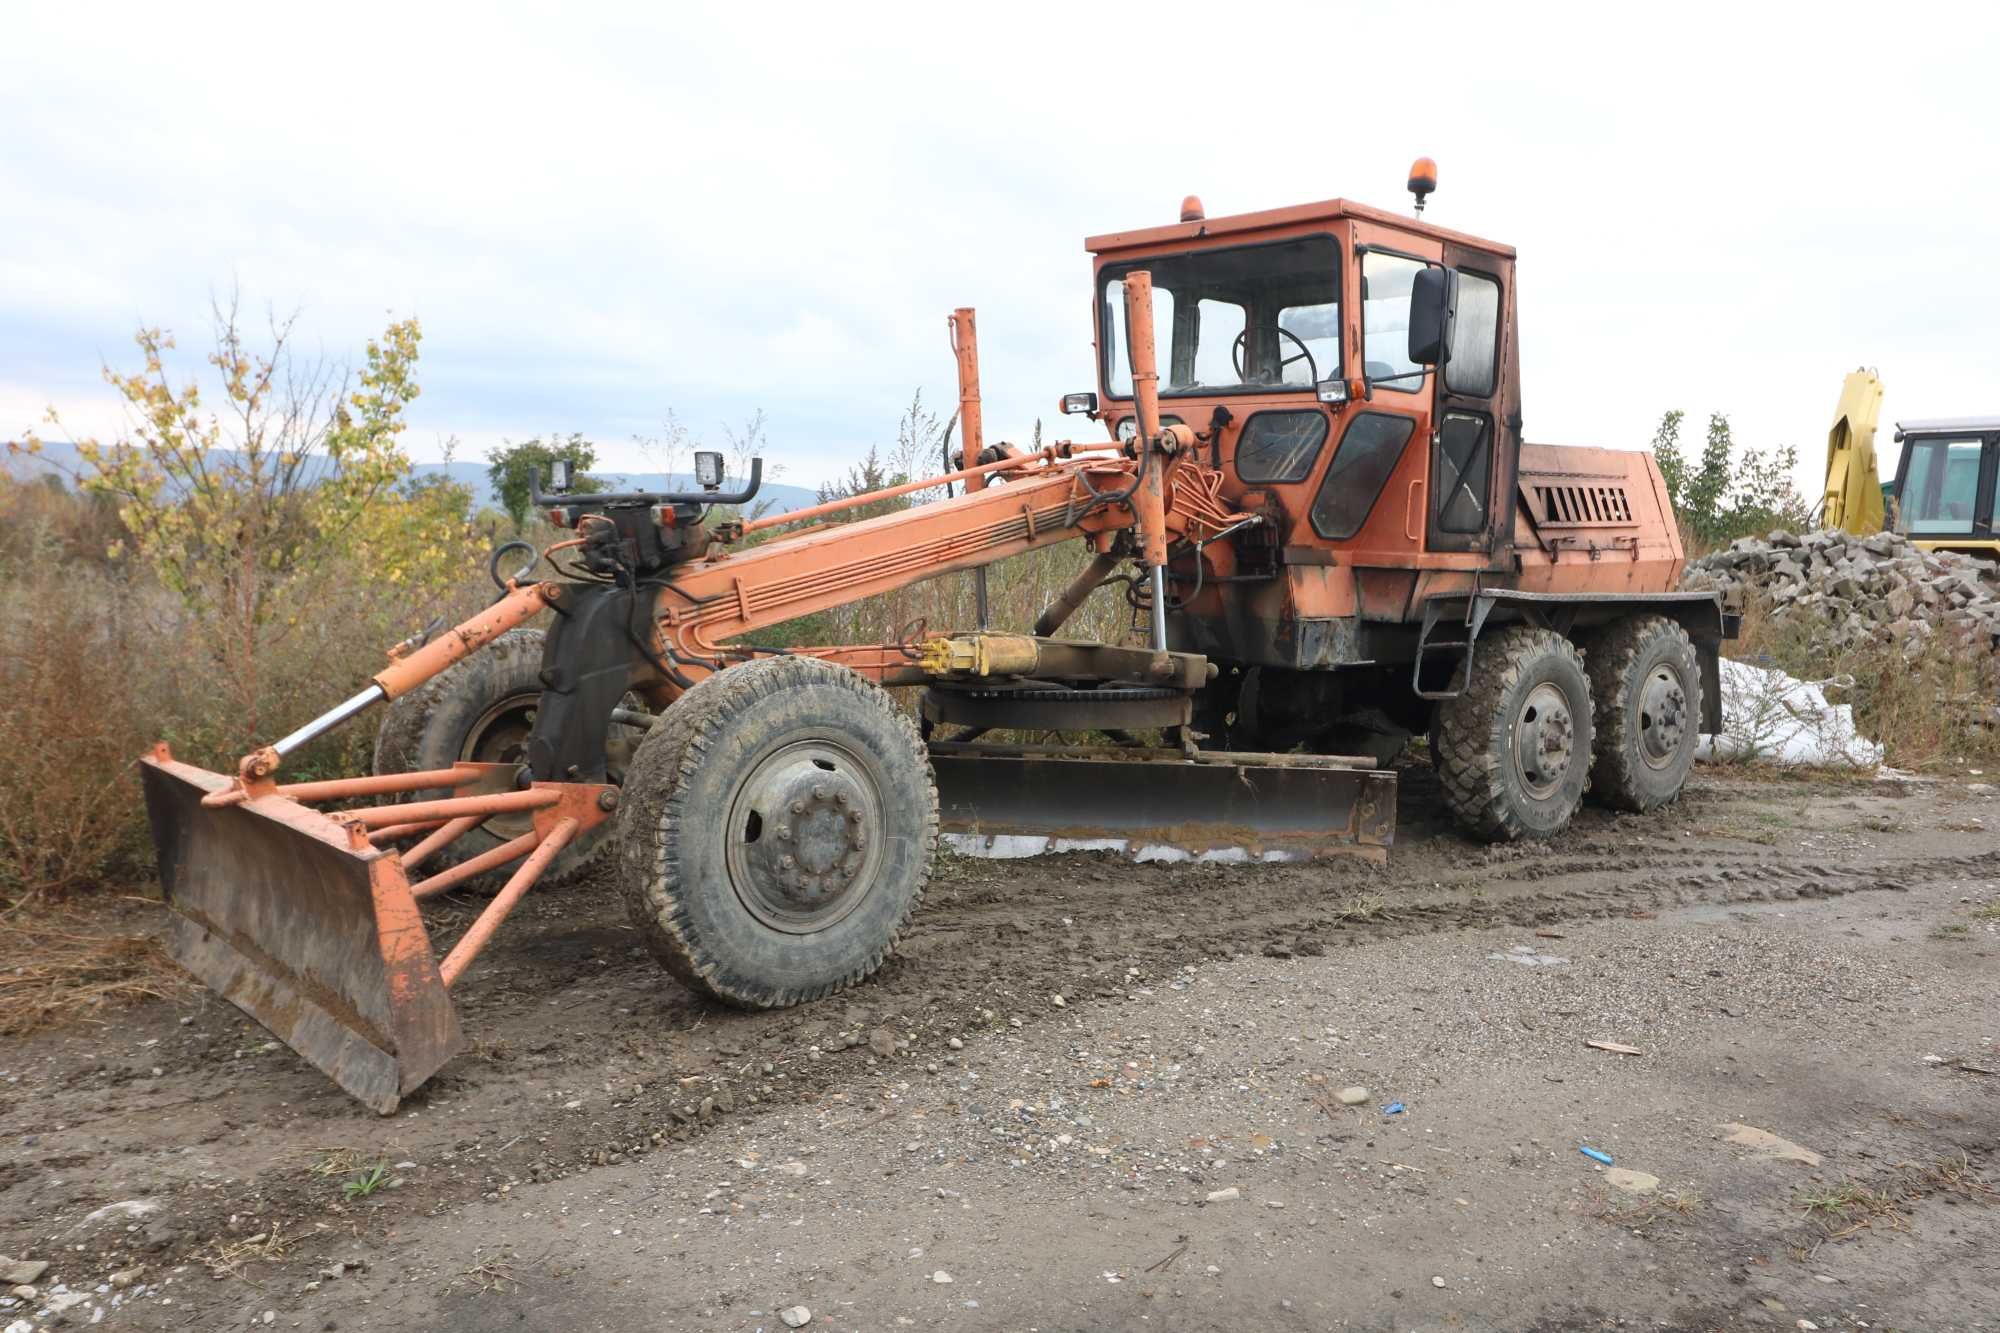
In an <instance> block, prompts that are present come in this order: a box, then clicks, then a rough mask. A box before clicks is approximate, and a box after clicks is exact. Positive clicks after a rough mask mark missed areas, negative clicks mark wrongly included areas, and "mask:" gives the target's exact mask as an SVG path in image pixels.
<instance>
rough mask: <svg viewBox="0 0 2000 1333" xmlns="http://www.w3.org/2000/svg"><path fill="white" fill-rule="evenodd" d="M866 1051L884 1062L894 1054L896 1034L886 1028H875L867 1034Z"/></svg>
mask: <svg viewBox="0 0 2000 1333" xmlns="http://www.w3.org/2000/svg"><path fill="white" fill-rule="evenodd" d="M868 1049H869V1050H870V1051H872V1052H874V1053H875V1054H876V1055H877V1056H879V1057H881V1058H882V1059H884V1060H886V1059H888V1058H889V1057H890V1056H892V1055H894V1054H895V1053H896V1034H895V1033H893V1032H891V1031H889V1029H887V1028H876V1029H875V1030H874V1031H873V1032H870V1033H869V1034H868Z"/></svg>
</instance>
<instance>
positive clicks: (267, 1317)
mask: <svg viewBox="0 0 2000 1333" xmlns="http://www.w3.org/2000/svg"><path fill="white" fill-rule="evenodd" d="M264 1322H265V1323H267V1324H275V1323H277V1322H278V1312H277V1311H276V1310H266V1311H264Z"/></svg>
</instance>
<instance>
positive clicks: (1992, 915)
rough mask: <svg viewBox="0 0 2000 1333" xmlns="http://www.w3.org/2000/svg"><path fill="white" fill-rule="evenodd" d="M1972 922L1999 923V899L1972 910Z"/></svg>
mask: <svg viewBox="0 0 2000 1333" xmlns="http://www.w3.org/2000/svg"><path fill="white" fill-rule="evenodd" d="M1972 919H1973V920H1974V921H2000V898H1995V899H1994V900H1993V901H1992V902H1990V903H1981V904H1979V906H1977V907H1975V908H1973V909H1972Z"/></svg>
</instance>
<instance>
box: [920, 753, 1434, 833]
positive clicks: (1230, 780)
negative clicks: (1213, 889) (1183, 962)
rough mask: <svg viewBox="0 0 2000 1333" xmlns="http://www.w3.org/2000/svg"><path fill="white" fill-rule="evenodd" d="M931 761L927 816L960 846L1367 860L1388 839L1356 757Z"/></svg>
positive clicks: (1388, 777) (1392, 823)
mask: <svg viewBox="0 0 2000 1333" xmlns="http://www.w3.org/2000/svg"><path fill="white" fill-rule="evenodd" d="M931 764H932V767H933V768H934V769H935V771H936V773H937V784H938V819H939V824H940V826H941V827H942V828H943V829H944V831H945V836H946V838H947V841H948V842H949V844H950V845H951V846H952V847H954V848H955V849H956V850H958V851H961V852H964V853H967V854H969V855H973V856H990V857H1003V858H1004V857H1017V856H1035V855H1039V854H1041V853H1044V852H1072V851H1117V852H1122V853H1124V854H1125V855H1127V856H1130V857H1131V858H1132V859H1134V860H1137V861H1189V860H1194V861H1293V860H1305V859H1308V858H1311V857H1315V856H1325V855H1332V854H1341V853H1344V854H1350V855H1361V856H1364V857H1368V858H1370V859H1372V860H1378V861H1379V860H1386V859H1387V857H1388V854H1389V845H1390V843H1391V842H1392V841H1394V837H1395V828H1396V775H1395V774H1394V773H1392V772H1387V771H1384V770H1381V769H1377V768H1375V767H1374V765H1373V761H1372V760H1368V759H1348V758H1340V757H1334V756H1321V755H1289V754H1242V753H1222V752H1207V753H1202V754H1200V755H1199V757H1198V758H1197V759H1194V760H1190V759H1188V758H1186V757H1185V756H1183V755H1182V754H1181V752H1180V751H1178V750H1136V749H1104V748H1097V749H1073V750H1072V749H1063V748H1060V747H1047V748H1043V747H1032V746H1024V747H1011V748H1009V747H1000V746H986V745H958V744H951V743H943V744H937V745H933V746H932V747H931Z"/></svg>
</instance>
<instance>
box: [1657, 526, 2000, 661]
mask: <svg viewBox="0 0 2000 1333" xmlns="http://www.w3.org/2000/svg"><path fill="white" fill-rule="evenodd" d="M1681 583H1682V585H1683V586H1684V587H1688V588H1720V589H1722V590H1723V591H1724V592H1725V593H1732V594H1742V595H1743V597H1744V599H1745V601H1746V602H1747V601H1748V600H1749V599H1750V598H1752V597H1755V596H1758V595H1762V596H1763V597H1766V598H1768V599H1769V600H1770V603H1771V607H1772V615H1773V618H1774V619H1780V620H1784V621H1787V622H1789V623H1793V624H1800V625H1803V626H1804V627H1805V628H1806V630H1807V632H1808V633H1809V634H1810V636H1811V640H1812V644H1813V646H1814V647H1815V648H1817V649H1821V650H1826V651H1836V650H1839V649H1843V648H1855V647H1860V646H1863V645H1865V644H1869V643H1886V644H1894V645H1897V646H1899V647H1901V648H1903V649H1904V650H1905V651H1915V650H1916V649H1919V648H1921V647H1922V646H1923V645H1924V644H1925V643H1926V642H1928V641H1930V640H1931V639H1932V638H1934V637H1935V636H1937V635H1940V634H1947V635H1950V636H1951V637H1952V638H1953V639H1963V640H1965V641H1966V642H1968V643H1973V644H1978V645H1980V646H1982V647H1991V646H1992V645H1993V644H1994V643H1995V641H1996V640H2000V566H1996V565H1994V564H1993V563H1990V562H1988V561H1984V560H1979V559H1975V558H1974V557H1972V556H1966V555H1955V554H1950V553H1947V552H1941V551H1925V550H1922V549H1921V548H1919V547H1917V546H1915V545H1913V544H1912V543H1911V542H1909V541H1908V540H1907V539H1905V538H1903V537H1899V536H1897V535H1896V534H1895V533H1893V532H1878V533H1876V534H1875V535H1873V536H1871V537H1856V536H1854V535H1853V534H1851V533H1846V532H1840V531H1837V530H1835V531H1822V532H1809V533H1806V534H1805V535H1803V536H1801V535H1799V534H1797V533H1791V532H1773V533H1771V534H1770V535H1769V536H1768V537H1763V538H1757V537H1744V538H1741V539H1739V540H1738V541H1736V542H1735V543H1734V544H1733V545H1731V546H1729V547H1728V548H1727V549H1726V550H1721V551H1716V552H1714V553H1713V554H1711V555H1706V556H1703V557H1702V558H1701V559H1699V560H1695V561H1690V562H1689V564H1688V567H1687V571H1686V573H1685V574H1683V575H1682V578H1681Z"/></svg>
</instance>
